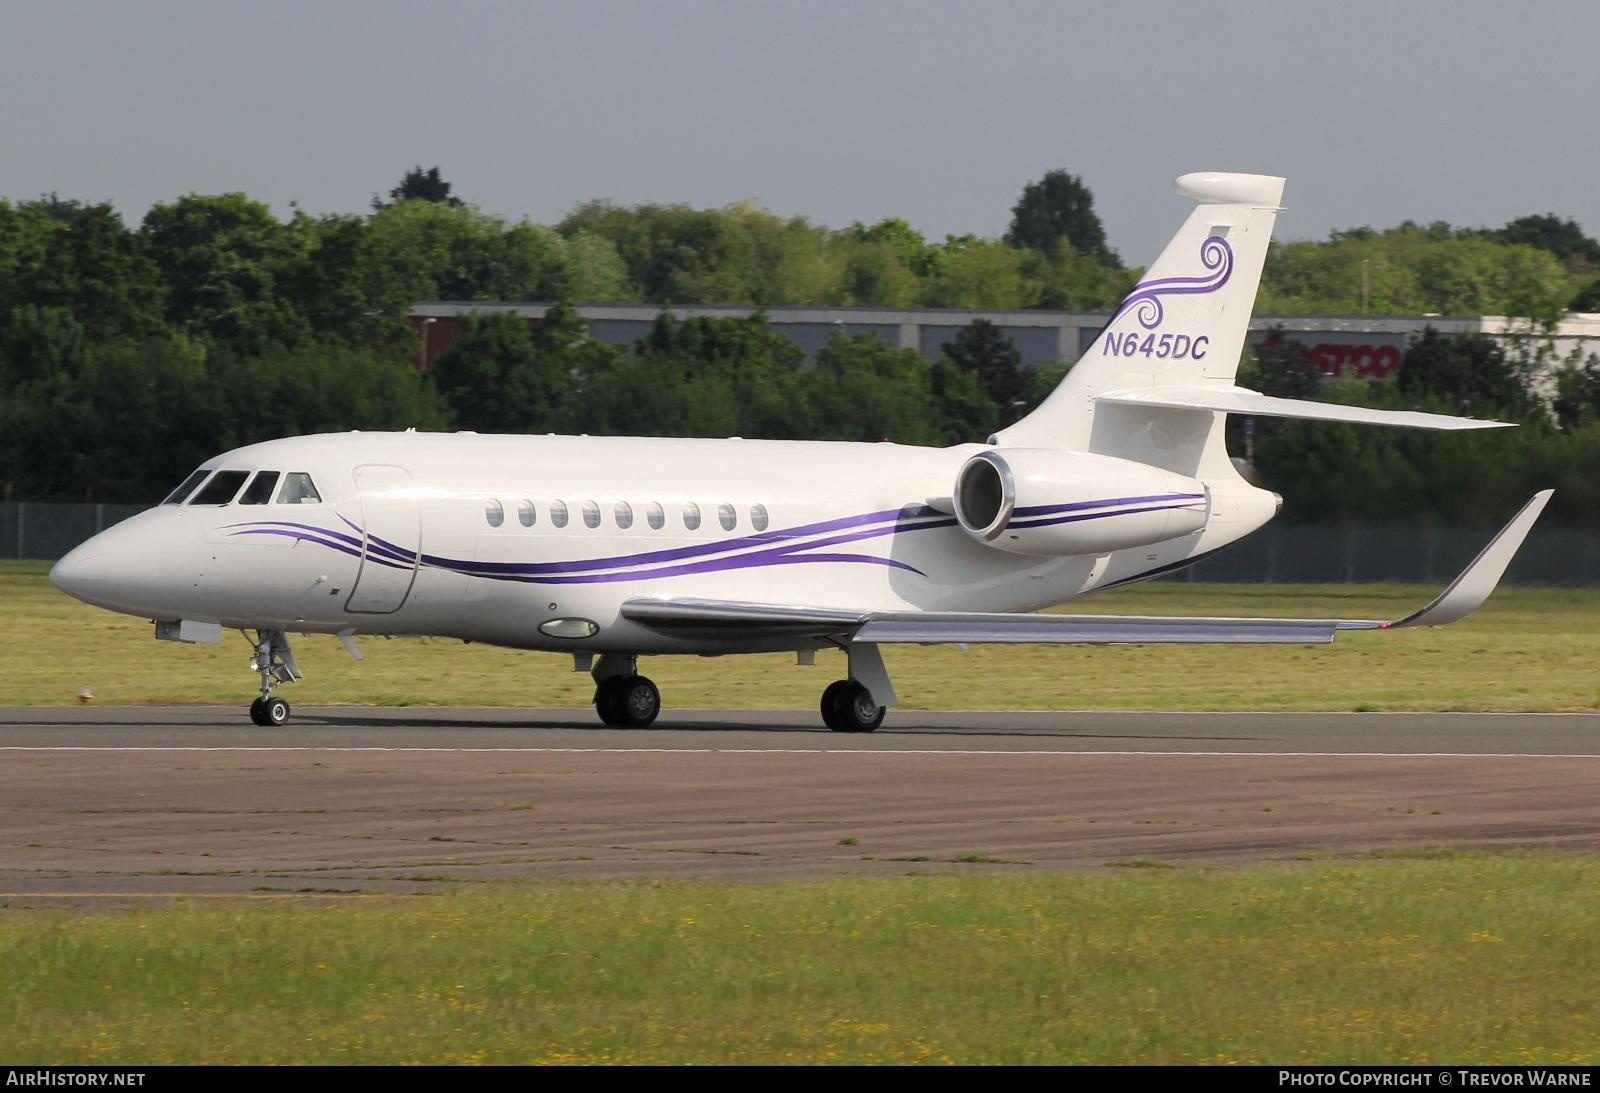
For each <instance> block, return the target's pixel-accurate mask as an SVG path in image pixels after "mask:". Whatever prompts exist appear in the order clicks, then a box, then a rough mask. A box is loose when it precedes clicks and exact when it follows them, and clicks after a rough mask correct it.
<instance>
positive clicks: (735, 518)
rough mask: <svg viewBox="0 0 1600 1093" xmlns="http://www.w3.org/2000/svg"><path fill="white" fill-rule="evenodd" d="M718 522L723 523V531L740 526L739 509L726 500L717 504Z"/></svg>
mask: <svg viewBox="0 0 1600 1093" xmlns="http://www.w3.org/2000/svg"><path fill="white" fill-rule="evenodd" d="M717 523H719V524H721V525H722V530H723V531H732V530H733V529H734V528H736V527H738V526H739V512H738V510H737V509H735V508H734V507H733V506H732V505H730V504H728V503H727V502H726V501H724V502H723V503H722V504H720V505H718V506H717Z"/></svg>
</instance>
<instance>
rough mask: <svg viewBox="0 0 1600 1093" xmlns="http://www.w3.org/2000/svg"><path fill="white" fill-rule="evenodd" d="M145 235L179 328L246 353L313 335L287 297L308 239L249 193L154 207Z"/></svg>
mask: <svg viewBox="0 0 1600 1093" xmlns="http://www.w3.org/2000/svg"><path fill="white" fill-rule="evenodd" d="M140 234H141V236H142V239H143V244H144V249H145V253H147V254H148V255H149V256H150V258H151V260H152V261H153V262H154V263H155V266H156V268H157V269H159V270H160V272H161V277H162V279H163V280H164V281H165V283H166V287H167V294H166V316H167V320H168V322H169V323H170V324H171V325H172V326H173V327H175V328H177V329H179V330H182V331H185V332H187V333H189V334H192V335H195V336H197V337H201V338H205V339H207V340H210V341H212V342H215V343H217V344H218V345H221V346H224V347H226V348H229V349H232V350H236V351H240V352H246V353H259V352H264V351H266V350H268V349H270V348H273V347H276V346H284V345H294V344H297V343H299V342H302V341H305V340H307V339H308V338H309V337H310V334H311V328H310V324H309V323H307V322H306V320H305V319H304V318H303V317H302V316H301V315H299V314H298V313H297V312H296V311H295V309H294V307H293V305H292V304H291V302H290V300H289V298H288V297H287V296H286V295H285V294H284V293H283V292H282V288H283V282H284V281H285V280H286V279H288V278H289V277H290V276H292V270H293V269H294V268H295V266H296V265H297V263H298V262H299V260H300V257H301V254H300V246H301V240H300V238H299V237H298V236H296V235H295V233H293V232H291V231H290V230H289V229H288V228H287V227H285V225H283V224H280V223H279V222H278V221H277V219H276V218H274V217H273V215H272V212H271V210H269V209H268V208H267V206H265V205H263V204H261V203H260V202H258V201H252V200H251V199H250V198H248V197H246V196H245V195H244V194H218V195H215V196H203V195H199V194H190V195H189V196H187V197H182V198H179V199H178V200H177V201H175V202H172V203H171V204H168V205H156V206H155V207H153V208H152V209H151V210H150V212H149V213H148V214H147V215H146V216H145V218H144V225H143V227H142V229H141V233H140Z"/></svg>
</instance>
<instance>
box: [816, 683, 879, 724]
mask: <svg viewBox="0 0 1600 1093" xmlns="http://www.w3.org/2000/svg"><path fill="white" fill-rule="evenodd" d="M884 713H885V708H884V707H882V706H880V705H878V703H877V701H876V700H874V699H873V697H872V692H871V691H869V690H867V689H866V688H865V687H863V686H862V685H861V684H859V683H857V682H856V681H855V680H853V679H840V680H835V681H834V682H832V683H830V684H828V689H827V690H825V691H823V692H822V723H823V724H824V725H826V726H828V728H830V729H832V730H833V731H834V732H873V731H875V730H876V729H877V727H878V726H879V725H881V724H883V715H884Z"/></svg>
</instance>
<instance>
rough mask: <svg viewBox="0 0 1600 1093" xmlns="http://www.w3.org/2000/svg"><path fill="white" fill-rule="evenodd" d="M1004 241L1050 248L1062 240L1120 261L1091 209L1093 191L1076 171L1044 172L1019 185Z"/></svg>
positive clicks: (1077, 248)
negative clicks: (1037, 179) (1073, 172)
mask: <svg viewBox="0 0 1600 1093" xmlns="http://www.w3.org/2000/svg"><path fill="white" fill-rule="evenodd" d="M1006 242H1007V243H1009V244H1011V245H1012V246H1013V247H1028V248H1031V249H1033V250H1039V251H1050V250H1053V249H1055V248H1056V247H1057V246H1059V245H1060V244H1061V243H1062V242H1065V243H1066V245H1067V246H1069V247H1071V248H1072V249H1073V250H1075V251H1077V252H1078V253H1080V254H1086V255H1088V256H1089V257H1091V258H1095V259H1097V260H1099V261H1101V262H1105V263H1108V264H1111V265H1118V264H1120V261H1121V260H1120V259H1118V258H1117V256H1116V254H1115V252H1113V251H1112V250H1111V249H1110V248H1109V247H1108V246H1106V231H1105V227H1104V225H1102V224H1101V223H1100V217H1099V216H1097V215H1096V214H1095V211H1094V195H1093V194H1092V193H1090V192H1089V187H1087V186H1085V185H1084V184H1083V180H1082V179H1080V178H1079V177H1078V176H1077V175H1071V174H1068V173H1067V172H1066V171H1062V170H1055V171H1047V172H1045V176H1044V177H1043V178H1041V179H1040V180H1039V181H1038V182H1030V183H1028V184H1027V185H1026V186H1024V187H1023V188H1022V196H1021V197H1019V198H1018V199H1017V203H1016V204H1015V205H1014V206H1012V209H1011V227H1010V229H1009V230H1008V231H1007V232H1006Z"/></svg>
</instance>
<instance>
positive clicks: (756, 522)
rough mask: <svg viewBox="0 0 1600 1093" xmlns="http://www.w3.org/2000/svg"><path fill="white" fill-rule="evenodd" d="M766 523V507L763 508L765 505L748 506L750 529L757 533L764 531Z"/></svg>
mask: <svg viewBox="0 0 1600 1093" xmlns="http://www.w3.org/2000/svg"><path fill="white" fill-rule="evenodd" d="M768 522H769V521H768V520H767V506H765V505H751V506H750V526H751V527H753V528H755V529H756V530H757V531H766V530H767V524H768Z"/></svg>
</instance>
